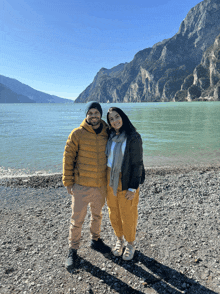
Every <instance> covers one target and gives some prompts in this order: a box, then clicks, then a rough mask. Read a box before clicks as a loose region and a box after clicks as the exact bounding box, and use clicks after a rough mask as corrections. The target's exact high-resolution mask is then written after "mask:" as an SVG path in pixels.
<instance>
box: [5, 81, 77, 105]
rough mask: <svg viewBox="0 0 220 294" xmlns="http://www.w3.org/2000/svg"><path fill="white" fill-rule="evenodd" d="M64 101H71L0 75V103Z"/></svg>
mask: <svg viewBox="0 0 220 294" xmlns="http://www.w3.org/2000/svg"><path fill="white" fill-rule="evenodd" d="M27 102H28V103H66V102H68V103H69V102H73V101H72V100H70V99H63V98H60V97H57V96H54V95H49V94H46V93H43V92H40V91H37V90H35V89H33V88H31V87H29V86H27V85H25V84H22V83H21V82H19V81H17V80H15V79H11V78H8V77H5V76H2V75H0V103H27Z"/></svg>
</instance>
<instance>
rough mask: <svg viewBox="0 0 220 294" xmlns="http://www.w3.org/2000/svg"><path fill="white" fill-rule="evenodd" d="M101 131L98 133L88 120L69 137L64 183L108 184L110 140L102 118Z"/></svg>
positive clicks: (65, 158) (64, 161)
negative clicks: (107, 151) (107, 168)
mask: <svg viewBox="0 0 220 294" xmlns="http://www.w3.org/2000/svg"><path fill="white" fill-rule="evenodd" d="M102 124H103V128H102V131H101V133H99V134H96V133H95V131H94V130H93V128H92V126H91V125H89V124H88V123H87V122H86V119H84V121H83V122H82V123H81V125H80V127H78V128H76V129H74V130H73V131H72V132H71V134H70V135H69V137H68V140H67V142H66V146H65V151H64V154H63V184H64V186H71V185H73V184H79V185H82V186H87V187H101V186H105V185H106V181H107V180H106V155H105V148H106V143H107V140H108V136H107V132H106V127H107V125H106V123H105V122H104V121H103V120H102Z"/></svg>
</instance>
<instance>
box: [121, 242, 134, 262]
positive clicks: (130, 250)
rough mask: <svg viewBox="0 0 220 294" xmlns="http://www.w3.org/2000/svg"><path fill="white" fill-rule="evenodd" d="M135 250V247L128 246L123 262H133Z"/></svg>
mask: <svg viewBox="0 0 220 294" xmlns="http://www.w3.org/2000/svg"><path fill="white" fill-rule="evenodd" d="M134 252H135V248H134V246H132V245H130V244H127V246H126V248H125V251H124V254H123V256H122V259H123V260H131V259H132V258H133V257H134Z"/></svg>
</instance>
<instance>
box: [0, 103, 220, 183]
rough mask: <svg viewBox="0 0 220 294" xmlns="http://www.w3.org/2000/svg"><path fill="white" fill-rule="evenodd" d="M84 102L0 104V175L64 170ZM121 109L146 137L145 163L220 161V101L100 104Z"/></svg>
mask: <svg viewBox="0 0 220 294" xmlns="http://www.w3.org/2000/svg"><path fill="white" fill-rule="evenodd" d="M85 105H86V104H78V103H76V104H74V103H73V104H0V178H4V177H8V176H21V175H33V174H52V173H61V172H62V157H63V151H64V146H65V144H66V140H67V137H68V135H69V133H70V132H71V131H72V129H73V128H76V127H78V126H79V125H80V123H81V122H82V120H83V119H84V117H85V112H84V109H85ZM111 106H117V107H120V108H122V109H123V110H124V111H125V113H126V114H127V115H128V117H129V118H130V119H131V121H132V123H133V124H134V126H135V127H136V128H137V131H138V132H139V133H140V134H141V136H142V139H143V149H144V162H145V166H146V167H158V166H159V167H161V166H174V165H175V166H176V165H183V166H185V165H199V164H214V163H219V162H220V140H219V137H220V136H219V134H220V102H219V101H217V102H165V103H163V102H160V103H117V104H102V107H103V119H104V120H105V121H106V113H107V110H108V108H109V107H111Z"/></svg>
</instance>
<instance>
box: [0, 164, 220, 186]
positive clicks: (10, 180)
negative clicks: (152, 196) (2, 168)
mask: <svg viewBox="0 0 220 294" xmlns="http://www.w3.org/2000/svg"><path fill="white" fill-rule="evenodd" d="M217 170H220V163H216V164H200V165H199V164H197V165H179V166H177V165H172V166H157V167H147V168H145V177H146V179H145V180H147V177H148V176H153V175H155V176H156V175H158V176H165V175H168V174H178V173H186V174H187V173H190V172H194V171H200V172H203V173H204V172H207V171H217ZM0 186H6V187H30V188H48V187H51V188H60V187H64V186H63V183H62V173H51V174H37V175H22V176H18V175H16V176H10V177H7V176H6V177H4V178H0Z"/></svg>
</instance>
